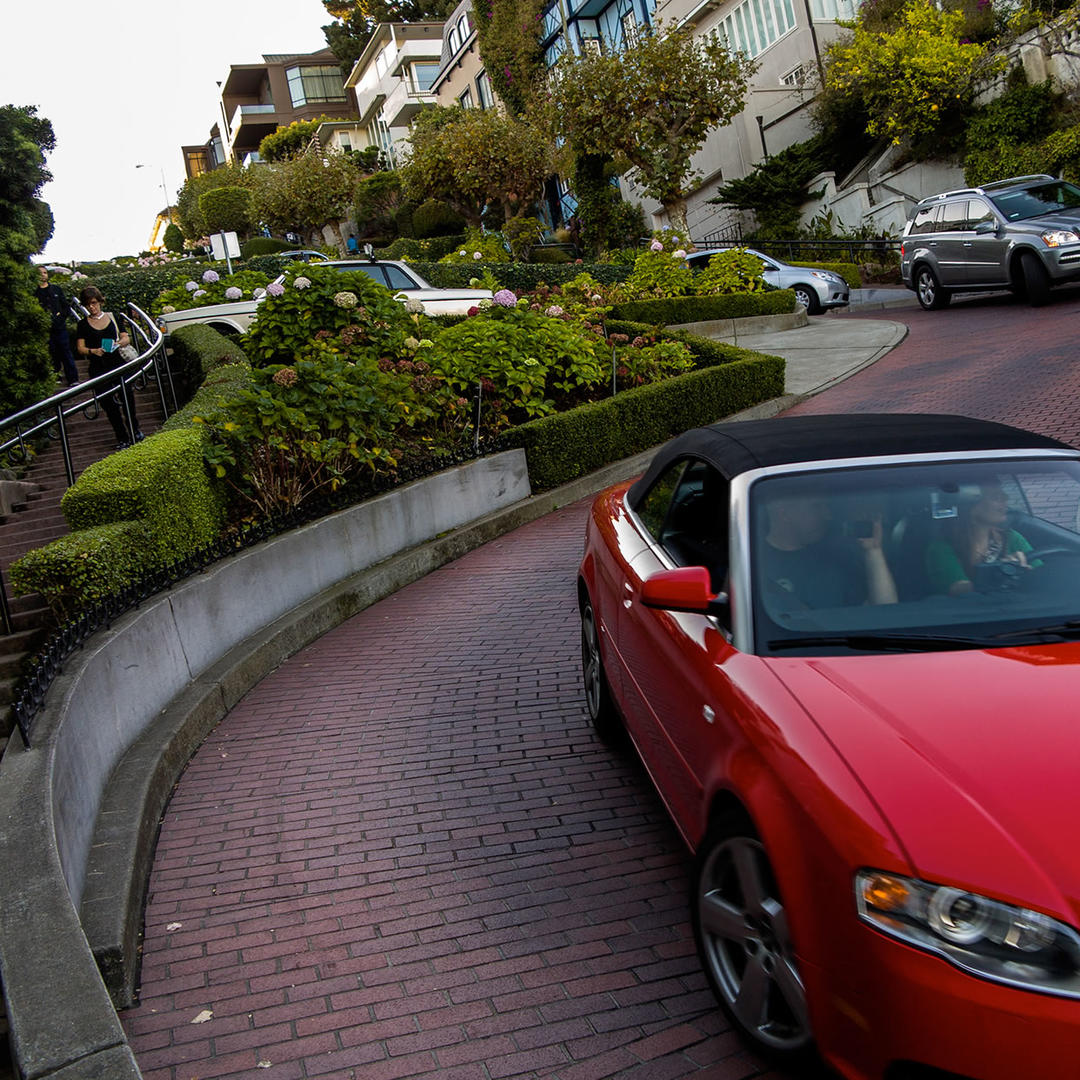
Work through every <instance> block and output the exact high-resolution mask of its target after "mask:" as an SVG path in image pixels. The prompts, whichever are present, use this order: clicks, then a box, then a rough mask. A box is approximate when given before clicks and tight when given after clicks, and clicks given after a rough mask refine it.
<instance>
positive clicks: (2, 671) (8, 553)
mask: <svg viewBox="0 0 1080 1080" xmlns="http://www.w3.org/2000/svg"><path fill="white" fill-rule="evenodd" d="M91 411H92V410H91ZM135 411H136V415H137V416H138V419H139V426H140V428H142V430H143V431H144V432H145V433H146V434H147V435H149V434H152V433H153V432H154V431H157V429H158V428H159V427H160V426H161V424H162V422H163V419H164V417H163V413H162V409H161V400H160V398H159V396H158V391H157V387H156V385H154V384H150V385H148V386H147V388H146V389H145V390H141V391H136V393H135ZM67 432H68V443H69V446H70V448H71V458H72V465H73V467H74V471H75V475H76V476H78V475H79V474H80V473H81V472H82V471H83V470H84V469H85V468H86V467H87V466H88V465H91V464H93V462H95V461H99V460H100V459H101V458H103V457H106V456H107V455H108V454H111V453H113V452H114V450H115V448H116V437H115V435H114V434H113V430H112V427H111V426H110V424H109V421H108V419H107V418H106V417H105V414H104V413H103V412H99V414H98V415H97V417H95V418H93V419H90V418H88V417H87V416H86V415H85V414H84V413H78V414H76V415H75V416H72V417H70V418H69V419H68V422H67ZM4 488H5V490H6V491H7V496H8V497H7V499H2V498H0V576H2V578H3V582H4V586H5V588H6V589H7V595H8V598H9V600H10V601H11V606H12V609H13V610H12V621H13V622H14V624H15V625H14V633H12V634H8V635H0V753H3V750H4V747H5V746H6V745H7V741H8V739H9V738H10V737H11V735H12V731H13V729H14V724H15V721H14V717H13V714H12V710H11V703H12V701H13V700H14V690H15V687H16V686H17V685H18V683H19V681H20V680H21V678H22V674H23V671H24V669H25V666H26V662H27V661H28V660H29V659H30V658H31V657H32V656H33V654H34V652H35V651H36V649H37V648H38V647H39V646H40V645H41V643H42V642H43V641H44V639H45V638H46V637H47V635H48V631H49V630H50V629H52V628H53V621H52V617H51V615H50V612H49V609H48V607H47V605H46V604H45V601H44V600H43V599H42V598H41V597H40V596H38V595H37V594H36V593H35V594H31V595H29V596H24V597H18V598H16V597H15V595H14V593H13V591H12V589H11V580H10V577H9V575H8V571H9V567H10V566H11V564H12V563H13V562H15V560H16V559H18V558H19V557H20V556H22V555H25V554H26V552H28V551H30V550H32V549H33V548H38V547H44V546H45V545H46V544H48V543H51V542H52V541H53V540H56V539H57V538H58V537H61V536H63V535H64V534H65V533H67V532H68V527H67V522H66V521H65V520H64V515H63V514H62V513H61V511H60V499H61V497H62V496H63V494H64V492H65V491H66V490H67V476H66V474H65V472H64V458H63V452H62V450H61V447H60V444H59V442H57V443H55V444H53V445H50V446H49V447H47V448H46V449H45V450H44V451H42V453H40V454H39V455H38V457H37V458H36V459H35V460H34V462H33V464H32V465H31V466H30V467H29V468H28V469H27V470H26V472H25V474H24V475H23V476H22V477H20V480H19V482H18V483H11V482H7V483H5V484H4ZM16 737H17V736H16Z"/></svg>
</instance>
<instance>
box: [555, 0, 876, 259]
mask: <svg viewBox="0 0 1080 1080" xmlns="http://www.w3.org/2000/svg"><path fill="white" fill-rule="evenodd" d="M854 12H855V8H854V4H853V0H658V2H657V0H553V2H552V3H551V4H549V5H548V6H547V7H546V8H545V9H544V12H543V27H544V28H543V39H542V44H543V47H544V55H545V58H546V60H547V62H548V65H549V66H550V65H552V64H554V63H555V62H556V61H557V60H558V58H559V57H560V56H561V55H562V54H563V53H564V52H565V51H566V50H567V49H571V50H573V51H574V52H575V53H577V54H581V53H583V52H586V51H590V50H591V51H596V52H600V53H605V54H606V53H609V52H612V53H618V52H621V51H622V50H623V49H624V48H625V47H626V45H627V44H632V43H633V42H634V41H635V40H636V37H637V35H638V34H639V33H641V32H642V31H643V30H645V29H648V28H651V27H653V26H656V25H660V26H661V27H665V28H669V27H674V26H682V27H690V28H691V29H692V30H693V33H694V34H695V35H696V36H702V37H704V36H707V35H708V36H715V37H719V38H720V39H721V40H723V41H725V42H726V43H727V44H728V47H729V48H731V49H732V50H735V51H740V52H743V53H745V54H746V55H747V56H748V57H750V58H751V59H752V60H755V61H756V62H757V64H758V69H757V71H756V72H755V74H754V75H753V76H752V77H751V79H750V84H749V88H748V92H747V97H746V106H745V108H744V109H743V110H742V112H741V113H739V115H738V116H736V117H735V118H734V120H733V121H732V122H731V124H730V125H727V126H724V127H720V128H715V129H714V130H713V131H712V132H710V134H709V135H708V137H707V138H706V141H705V144H704V145H703V146H702V148H701V150H700V151H699V152H698V153H697V154H696V155H695V156H694V158H693V160H692V162H691V168H692V170H693V171H694V172H695V173H696V174H698V180H697V181H696V186H695V188H694V190H693V192H692V194H691V196H690V198H689V199H688V200H687V221H688V223H689V226H690V234H691V236H692V237H693V238H694V239H695V240H703V239H705V238H707V237H708V236H709V235H710V234H713V235H715V234H717V233H721V232H723V231H724V230H725V229H726V228H728V227H729V226H730V225H731V224H732V223H733V222H734V221H735V220H736V215H734V214H732V213H730V212H728V211H725V210H724V209H723V208H721V207H718V206H713V205H710V204H709V199H711V198H713V197H715V195H716V191H717V188H718V187H719V185H720V184H722V183H723V182H725V181H727V180H733V179H737V178H739V177H742V176H745V175H746V174H747V173H749V172H750V171H751V169H752V168H753V167H754V165H756V164H757V163H758V162H760V161H761V160H763V159H764V158H766V157H767V156H768V155H770V154H775V153H777V152H778V151H780V150H783V149H784V148H786V147H788V146H790V145H791V144H792V143H795V142H800V141H802V140H804V139H807V138H809V137H810V135H811V134H812V130H811V127H810V110H809V107H808V106H809V104H810V101H811V100H812V97H813V92H812V90H811V89H809V87H810V86H811V85H812V84H813V83H814V82H815V81H816V78H817V73H818V71H819V69H820V62H821V61H820V57H821V52H822V49H823V48H824V47H825V45H826V44H827V43H828V42H829V41H832V40H833V39H834V38H835V37H836V35H837V34H838V33H839V28H838V27H837V25H836V20H837V19H850V18H854ZM622 186H623V192H624V195H625V197H626V198H629V199H631V200H633V201H637V202H641V203H642V204H643V205H644V207H645V210H646V213H647V214H649V215H651V216H652V220H653V225H654V227H657V228H659V227H662V226H663V225H665V224H666V221H665V219H664V216H663V209H662V207H661V206H660V204H659V203H658V202H656V201H655V200H653V199H649V198H647V197H646V196H645V195H644V194H643V192H641V191H640V189H638V188H636V187H635V185H634V184H633V183H632V182H627V181H626V179H625V178H624V181H623V185H622Z"/></svg>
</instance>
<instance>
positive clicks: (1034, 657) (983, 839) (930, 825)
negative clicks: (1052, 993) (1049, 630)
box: [766, 643, 1080, 924]
mask: <svg viewBox="0 0 1080 1080" xmlns="http://www.w3.org/2000/svg"><path fill="white" fill-rule="evenodd" d="M766 663H767V664H768V665H769V667H770V668H771V669H772V670H773V671H774V672H775V674H776V675H777V676H778V677H779V678H780V679H781V681H782V682H783V683H784V684H785V685H786V686H787V687H788V689H789V690H790V691H791V693H792V695H793V696H794V698H795V700H796V701H797V702H799V704H800V705H801V706H802V707H803V708H804V709H806V711H807V712H808V713H809V714H810V716H811V717H812V718H813V720H814V721H815V722H816V723H817V724H818V726H819V727H820V728H821V730H822V731H823V732H824V734H825V735H826V737H827V738H828V739H829V740H830V741H831V742H832V744H833V746H834V747H835V748H836V750H837V752H838V753H839V754H840V755H841V756H842V757H843V758H844V759H845V760H846V761H847V763H848V765H849V767H850V768H851V769H852V771H853V772H854V774H855V776H856V777H858V778H859V780H860V781H861V782H862V783H863V785H864V786H865V788H866V790H867V792H868V793H869V795H870V797H871V798H872V799H873V800H874V801H875V802H876V803H877V804H878V806H879V807H880V809H881V811H882V813H883V814H884V816H885V818H886V819H887V820H888V821H889V822H890V823H891V825H892V827H893V829H894V830H895V832H896V835H897V838H898V840H899V842H900V844H901V845H902V846H903V848H904V849H905V850H906V851H907V853H908V856H909V859H910V861H911V865H912V869H913V871H914V872H915V873H916V874H918V876H920V877H922V878H925V879H926V880H928V881H937V882H942V883H945V884H953V885H956V886H959V887H963V888H968V889H971V890H972V891H975V892H981V893H984V894H989V895H993V896H996V897H998V898H1000V899H1002V900H1006V901H1010V900H1011V901H1014V902H1017V903H1021V904H1024V905H1027V906H1030V907H1035V908H1039V909H1042V910H1045V911H1047V912H1049V913H1052V914H1057V915H1059V916H1060V917H1063V918H1067V919H1068V921H1070V922H1072V923H1074V924H1075V923H1077V921H1078V916H1080V842H1078V840H1077V833H1078V827H1080V644H1072V643H1070V644H1064V645H1041V646H1025V647H1023V648H1012V649H997V650H994V651H979V650H971V651H962V652H937V653H921V654H911V655H900V656H898V655H895V654H894V655H888V656H845V657H814V658H800V659H796V658H783V659H771V660H767V661H766ZM884 869H891V868H889V867H885V868H884ZM896 869H899V868H896Z"/></svg>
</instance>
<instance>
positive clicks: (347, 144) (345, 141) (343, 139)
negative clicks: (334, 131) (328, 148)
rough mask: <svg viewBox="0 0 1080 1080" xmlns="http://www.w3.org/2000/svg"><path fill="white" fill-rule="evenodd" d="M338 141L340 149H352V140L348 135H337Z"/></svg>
mask: <svg viewBox="0 0 1080 1080" xmlns="http://www.w3.org/2000/svg"><path fill="white" fill-rule="evenodd" d="M338 143H339V144H340V145H341V149H342V150H344V151H346V152H348V151H350V150H352V141H351V140H350V139H349V136H348V135H344V134H343V135H339V136H338Z"/></svg>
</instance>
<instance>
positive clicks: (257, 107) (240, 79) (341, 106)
mask: <svg viewBox="0 0 1080 1080" xmlns="http://www.w3.org/2000/svg"><path fill="white" fill-rule="evenodd" d="M218 85H219V86H220V87H221V102H220V108H221V120H220V122H219V123H217V124H215V125H214V130H213V131H212V133H211V138H210V140H209V141H208V142H207V143H206V144H205V146H203V147H199V146H185V147H183V148H182V150H183V154H184V164H185V169H186V170H187V175H188V176H193V175H196V174H197V173H198V172H200V171H205V170H206V169H208V168H216V167H217V166H218V165H221V164H223V163H224V162H225V161H228V160H232V161H235V162H238V163H240V164H250V163H251V162H253V161H258V159H259V158H258V151H259V143H260V142H262V140H263V139H264V138H265V137H266V136H267V135H271V134H273V133H274V132H275V131H277V129H278V128H280V127H287V126H288V125H289V124H291V123H292V122H293V121H294V120H317V119H318V118H319V117H320V116H329V117H332V118H333V119H348V118H354V117H355V116H356V109H355V106H354V105H353V101H352V95H351V94H350V93H348V92H347V91H346V89H345V85H344V79H343V78H342V75H341V67H340V65H339V64H338V61H337V58H336V57H335V56H334V54H333V53H332V52H331V51H330V50H329V49H321V50H319V51H318V52H313V53H277V54H273V55H264V56H263V58H262V62H261V63H258V64H233V65H232V66H231V67H230V68H229V74H228V76H227V77H226V78H225V81H224V82H223V83H219V84H218ZM200 151H205V152H204V153H200Z"/></svg>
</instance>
